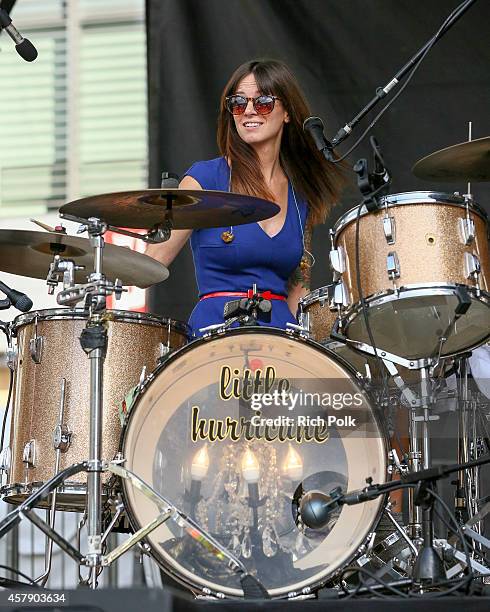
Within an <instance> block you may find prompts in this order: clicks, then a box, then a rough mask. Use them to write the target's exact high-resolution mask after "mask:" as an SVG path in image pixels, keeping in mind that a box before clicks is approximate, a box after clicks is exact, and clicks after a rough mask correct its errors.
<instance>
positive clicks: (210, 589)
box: [121, 327, 387, 598]
mask: <svg viewBox="0 0 490 612" xmlns="http://www.w3.org/2000/svg"><path fill="white" fill-rule="evenodd" d="M121 452H122V455H123V457H124V466H125V467H126V468H127V469H129V470H131V471H132V472H134V473H136V474H137V475H138V476H139V477H140V478H142V479H143V480H144V481H145V482H147V483H148V484H149V485H150V486H152V487H153V488H154V489H155V490H156V491H157V492H158V493H161V494H162V495H164V496H165V497H166V498H167V499H168V500H169V501H170V502H171V503H173V504H175V505H176V506H177V507H179V508H180V509H182V511H183V512H185V513H186V514H187V515H188V516H190V517H191V518H193V519H194V520H195V521H196V522H197V524H198V525H199V526H200V527H202V528H203V529H204V530H206V531H207V532H208V533H209V534H210V535H212V536H213V537H214V538H215V539H216V540H217V541H218V542H219V543H220V544H221V545H223V546H224V547H226V548H227V549H228V550H229V551H230V552H231V553H232V554H234V555H235V556H236V557H238V558H239V559H240V561H241V562H242V563H243V564H244V565H245V566H246V568H247V570H248V571H249V572H250V573H252V574H253V575H255V576H256V577H257V579H258V580H259V581H260V582H261V583H262V584H263V585H264V586H265V588H266V589H267V590H268V591H269V593H270V595H271V596H272V597H276V598H281V597H288V595H289V594H290V593H292V592H297V593H309V592H310V591H312V590H313V589H314V588H316V587H318V586H320V585H321V584H324V583H325V582H326V581H327V580H328V579H329V578H330V577H333V576H334V575H335V573H337V572H338V571H339V570H340V569H342V568H343V567H345V566H346V565H347V564H348V563H349V562H351V561H352V560H353V559H354V558H356V556H358V555H359V549H360V547H361V546H362V544H363V543H365V542H366V541H367V539H368V536H369V534H370V533H371V532H372V531H373V530H374V528H375V526H376V524H377V520H378V518H379V516H380V513H381V511H382V509H383V500H382V499H381V498H380V499H378V500H375V501H371V502H368V503H366V504H361V505H357V506H345V507H343V508H342V509H337V510H335V511H334V512H333V513H332V515H331V517H330V520H329V522H328V524H327V525H325V527H323V528H322V529H319V530H312V529H309V528H306V527H305V526H304V525H303V524H302V522H301V520H300V518H299V516H298V510H297V507H298V500H299V499H300V495H301V493H302V492H306V491H308V490H313V489H318V490H321V491H324V492H326V493H329V492H330V491H332V490H333V489H334V488H335V487H338V486H340V487H341V489H342V490H343V491H347V490H353V489H358V488H362V487H364V486H365V482H366V478H368V477H372V478H373V480H374V481H376V482H384V481H385V480H386V469H387V466H386V461H387V445H386V438H385V436H384V433H383V431H382V428H381V425H380V421H379V420H378V416H377V414H376V412H375V408H374V406H373V405H372V403H371V401H370V399H369V397H368V395H367V394H366V393H365V391H364V390H363V388H362V386H361V383H360V382H359V381H358V380H356V378H355V372H354V370H352V369H351V367H350V366H349V365H348V364H347V362H345V361H344V360H343V359H342V358H340V357H338V356H337V355H335V353H333V352H331V351H328V350H325V349H323V348H322V347H321V346H320V345H318V344H316V343H315V342H312V341H310V340H305V339H304V338H302V337H299V336H298V335H296V334H294V333H293V334H291V333H287V332H284V331H283V330H276V329H273V328H259V327H250V328H241V329H236V330H229V331H227V332H226V333H224V334H220V335H217V336H212V337H211V338H202V339H198V340H196V341H194V342H192V343H191V344H189V345H187V346H186V347H184V348H183V349H181V350H180V351H177V352H176V353H175V354H173V355H171V356H170V357H169V359H168V360H167V361H166V362H165V363H164V364H162V365H161V366H159V367H158V368H157V369H156V370H155V372H154V373H153V374H152V375H151V376H150V377H149V378H148V379H147V381H146V382H145V384H144V386H143V387H142V389H141V391H140V393H139V396H138V397H137V398H136V401H135V403H134V405H133V407H132V408H131V410H130V412H129V415H128V420H127V423H126V425H125V427H124V430H123V437H122V443H121ZM123 498H124V503H125V507H126V509H127V512H128V516H129V519H130V521H131V524H132V526H133V528H134V529H139V528H140V527H141V526H143V525H146V524H147V523H148V522H150V521H151V520H152V519H154V518H155V512H156V511H155V506H154V504H153V503H152V502H151V500H149V499H148V498H146V497H145V496H144V495H143V494H142V493H141V492H140V491H139V490H138V489H137V488H136V487H134V486H133V485H132V484H131V483H130V482H129V481H126V480H125V481H124V482H123ZM195 536H196V534H194V537H192V534H190V532H189V530H187V531H186V530H185V529H184V528H182V527H181V526H179V525H178V524H177V523H175V522H173V521H169V522H166V523H165V524H163V525H161V526H160V527H158V528H157V529H155V530H154V531H153V532H151V533H150V534H149V535H148V536H147V537H146V541H147V543H148V544H149V546H150V550H151V554H152V556H153V557H154V558H155V560H156V561H157V562H158V564H159V565H160V566H161V567H162V568H163V569H164V570H165V571H166V572H167V573H169V574H170V575H171V576H172V577H173V578H175V579H176V580H178V581H179V582H181V583H182V584H184V585H185V586H187V587H188V588H190V589H191V590H192V591H194V592H195V593H196V594H207V595H216V596H220V594H221V596H226V597H243V590H242V588H241V585H240V581H239V576H237V575H236V574H235V573H233V572H232V571H231V569H230V568H229V566H228V564H227V561H226V559H224V558H221V559H220V558H218V557H216V556H213V554H212V553H211V551H210V550H209V548H206V544H205V543H200V542H199V541H196V537H195ZM197 539H198V538H197Z"/></svg>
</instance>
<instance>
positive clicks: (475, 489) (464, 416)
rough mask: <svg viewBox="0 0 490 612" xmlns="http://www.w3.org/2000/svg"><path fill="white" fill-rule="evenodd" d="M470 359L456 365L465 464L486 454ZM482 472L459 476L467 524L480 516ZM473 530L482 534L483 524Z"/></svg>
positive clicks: (460, 450)
mask: <svg viewBox="0 0 490 612" xmlns="http://www.w3.org/2000/svg"><path fill="white" fill-rule="evenodd" d="M468 365H469V364H468V359H467V358H466V357H461V358H460V359H458V360H457V362H456V373H457V386H458V400H459V402H458V403H459V406H458V407H459V410H458V462H459V463H463V462H465V461H470V460H472V459H477V458H478V457H479V456H480V455H482V454H483V453H484V444H485V443H484V441H483V440H482V439H481V438H480V437H478V432H477V422H476V418H477V405H476V401H474V400H473V398H472V394H471V390H470V388H469V378H468V376H469V369H468ZM480 484H481V483H480V469H479V468H478V467H474V468H472V469H470V470H465V471H464V472H460V473H459V474H458V480H457V499H456V504H457V511H458V515H459V516H458V519H459V520H460V521H461V522H462V523H465V522H466V521H468V520H471V519H474V518H475V517H477V515H478V512H479V508H478V500H479V499H480V497H481V488H480ZM472 528H473V530H474V531H476V532H477V533H479V534H481V533H482V523H481V521H478V520H477V521H476V522H473V524H472Z"/></svg>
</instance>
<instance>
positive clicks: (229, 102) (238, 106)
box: [225, 94, 279, 115]
mask: <svg viewBox="0 0 490 612" xmlns="http://www.w3.org/2000/svg"><path fill="white" fill-rule="evenodd" d="M225 99H226V108H227V109H228V110H229V111H230V113H231V114H232V115H243V113H244V112H245V110H246V108H247V105H248V103H249V101H250V100H251V101H252V104H253V107H254V109H255V112H256V113H258V114H259V115H268V114H269V113H272V111H273V110H274V104H275V102H276V100H279V98H278V97H277V96H268V95H262V96H257V97H256V98H246V97H245V96H240V95H238V94H236V95H234V96H226V98H225Z"/></svg>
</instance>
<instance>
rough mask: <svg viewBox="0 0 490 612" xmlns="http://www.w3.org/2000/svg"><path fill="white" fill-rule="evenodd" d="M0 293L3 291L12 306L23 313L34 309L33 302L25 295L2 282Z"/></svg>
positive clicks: (0, 283)
mask: <svg viewBox="0 0 490 612" xmlns="http://www.w3.org/2000/svg"><path fill="white" fill-rule="evenodd" d="M0 291H3V293H5V295H6V296H7V297H8V299H9V300H10V301H11V302H12V306H13V307H14V308H17V310H20V311H21V312H27V311H29V310H30V309H31V308H32V300H31V299H30V298H29V297H27V295H26V294H25V293H21V292H20V291H16V290H15V289H11V288H10V287H8V286H7V285H6V284H5V283H2V281H0Z"/></svg>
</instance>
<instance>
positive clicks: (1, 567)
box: [0, 565, 38, 587]
mask: <svg viewBox="0 0 490 612" xmlns="http://www.w3.org/2000/svg"><path fill="white" fill-rule="evenodd" d="M0 569H4V570H7V571H8V572H13V573H14V574H17V575H18V576H21V577H22V578H25V579H26V580H28V581H29V582H28V584H29V585H30V586H35V587H37V586H38V585H37V584H36V583H35V582H34V580H33V579H32V578H29V576H28V575H27V574H24V573H23V572H21V571H20V570H18V569H14V568H13V567H9V566H8V565H0Z"/></svg>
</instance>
